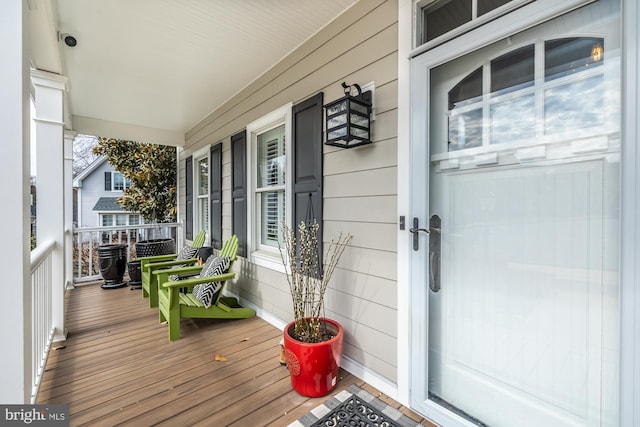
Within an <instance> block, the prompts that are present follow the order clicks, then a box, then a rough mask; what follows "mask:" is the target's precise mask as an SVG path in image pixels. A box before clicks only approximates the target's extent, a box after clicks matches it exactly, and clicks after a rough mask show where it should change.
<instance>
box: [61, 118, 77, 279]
mask: <svg viewBox="0 0 640 427" xmlns="http://www.w3.org/2000/svg"><path fill="white" fill-rule="evenodd" d="M77 134H78V133H77V132H74V131H69V130H66V131H64V259H65V263H64V277H65V280H64V283H65V287H66V289H72V288H74V285H73V140H74V139H75V138H76V135H77Z"/></svg>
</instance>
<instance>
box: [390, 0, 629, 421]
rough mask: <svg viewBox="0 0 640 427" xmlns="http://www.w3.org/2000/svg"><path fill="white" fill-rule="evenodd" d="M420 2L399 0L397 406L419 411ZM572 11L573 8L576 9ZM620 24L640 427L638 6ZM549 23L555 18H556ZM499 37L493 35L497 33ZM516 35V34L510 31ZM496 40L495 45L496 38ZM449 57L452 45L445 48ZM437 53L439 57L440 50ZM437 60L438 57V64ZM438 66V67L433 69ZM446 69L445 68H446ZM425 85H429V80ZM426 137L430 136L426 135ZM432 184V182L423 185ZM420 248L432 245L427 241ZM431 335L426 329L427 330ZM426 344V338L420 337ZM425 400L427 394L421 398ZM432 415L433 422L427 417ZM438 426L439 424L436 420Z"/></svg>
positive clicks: (422, 306)
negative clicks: (414, 244)
mask: <svg viewBox="0 0 640 427" xmlns="http://www.w3.org/2000/svg"><path fill="white" fill-rule="evenodd" d="M538 2H539V3H548V5H547V6H548V7H547V10H548V13H550V14H551V16H554V15H557V14H559V13H562V12H561V11H558V10H557V9H555V8H556V7H561V8H564V9H565V10H569V9H571V8H573V7H575V4H576V2H575V1H564V2H563V1H560V0H556V1H551V2H548V1H546V0H538ZM415 4H416V0H398V25H399V30H398V35H399V36H398V57H399V60H398V82H399V83H398V215H399V217H404V219H405V224H407V225H406V226H405V227H404V229H403V228H402V227H399V229H398V234H397V238H398V349H397V353H398V394H397V398H398V400H399V401H400V402H401V403H403V404H405V405H409V406H411V407H413V408H414V410H415V409H416V402H414V400H415V396H416V395H418V394H419V393H420V390H415V389H413V390H412V389H411V387H412V384H411V378H412V377H415V376H417V375H423V378H424V375H425V374H426V372H424V371H423V369H422V368H420V367H415V366H413V365H412V358H411V351H410V350H411V348H412V346H415V345H420V344H424V342H422V343H420V336H421V333H422V332H424V331H420V330H416V328H414V329H412V319H413V318H414V317H415V316H424V315H425V313H426V307H427V305H426V301H419V300H418V301H416V300H415V299H413V297H414V295H412V289H411V279H412V278H411V266H412V264H413V263H415V262H417V261H419V260H418V259H417V258H416V255H415V254H414V251H412V250H411V238H410V233H409V232H408V228H409V227H408V224H409V223H410V221H411V219H412V218H413V216H414V214H415V213H417V212H418V211H420V212H422V213H423V214H422V215H420V216H421V220H422V221H425V220H426V218H427V215H428V206H427V201H426V200H418V201H416V200H413V198H412V196H413V195H414V193H415V189H414V188H413V187H412V185H411V166H412V157H411V156H412V150H411V144H412V143H411V141H412V140H413V139H415V138H416V137H417V136H416V132H415V129H412V126H411V124H412V122H413V123H415V122H416V120H418V119H420V118H421V117H425V116H421V115H420V114H421V112H420V111H415V110H414V109H412V106H411V93H412V92H413V91H414V90H415V89H416V87H415V86H414V82H412V81H411V71H410V69H411V57H412V56H413V55H414V54H416V52H417V50H414V49H413V41H414V40H415V37H414V28H415V19H416V15H415V13H416V11H415ZM572 4H573V6H572ZM621 11H622V13H621V19H622V40H623V42H622V45H623V47H622V56H623V58H622V64H623V65H622V72H621V78H622V85H623V88H622V103H623V113H622V123H621V129H622V162H621V170H622V172H621V173H622V176H621V186H622V189H621V230H622V231H621V251H620V252H621V260H620V262H621V266H620V301H621V306H620V338H621V339H620V343H621V344H620V346H621V347H620V358H621V362H620V378H621V380H620V425H621V426H632V425H640V364H639V363H637V362H636V360H637V355H638V354H640V217H638V214H637V213H638V212H637V211H638V208H639V207H640V170H639V168H640V150H639V149H637V148H636V142H637V141H638V140H639V138H640V122H638V117H640V63H639V62H640V55H639V54H638V49H640V31H639V30H638V28H637V23H638V22H640V6H639V5H638V4H637V0H621ZM551 16H549V17H551ZM529 18H532V19H534V20H536V21H540V20H542V17H541V16H537V15H536V16H533V17H527V16H524V17H522V20H521V21H520V23H521V24H523V23H524V22H525V21H527V20H528V19H529ZM491 31H495V29H490V30H489V31H487V32H488V33H491ZM505 31H513V29H511V30H509V29H505ZM491 38H492V39H495V34H493V37H491ZM486 43H488V42H487V41H486V40H483V39H481V38H479V37H477V34H476V35H475V37H474V39H473V40H464V44H465V45H466V46H467V49H466V51H461V52H460V53H459V54H460V55H462V54H464V53H466V52H468V51H470V50H474V49H477V48H479V47H480V46H482V45H484V44H486ZM447 48H448V49H450V45H447ZM434 50H435V49H434ZM436 57H437V55H435V56H434V58H436ZM436 62H437V61H435V59H434V64H433V65H434V66H435V65H437V64H436ZM440 62H442V60H441V61H440ZM423 80H424V79H423ZM423 135H424V134H423ZM426 154H427V153H426V152H425V153H424V155H425V156H426ZM423 182H426V181H423ZM421 244H426V241H422V242H421ZM424 327H425V328H426V325H425V326H424ZM422 336H426V335H425V334H422ZM423 395H424V394H423ZM429 412H430V413H429V414H428V415H429V416H430V417H431V418H432V419H434V421H438V419H440V420H441V421H440V422H444V423H446V425H454V424H460V425H464V420H462V419H461V418H459V417H457V416H456V415H454V414H451V413H450V412H448V411H445V410H443V409H442V408H440V407H439V406H437V405H434V408H433V412H432V411H429ZM425 415H427V414H425ZM436 418H438V419H436Z"/></svg>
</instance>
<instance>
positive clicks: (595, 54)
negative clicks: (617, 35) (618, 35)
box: [591, 43, 604, 62]
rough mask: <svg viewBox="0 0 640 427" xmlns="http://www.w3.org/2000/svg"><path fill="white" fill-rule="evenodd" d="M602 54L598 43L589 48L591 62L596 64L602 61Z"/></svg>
mask: <svg viewBox="0 0 640 427" xmlns="http://www.w3.org/2000/svg"><path fill="white" fill-rule="evenodd" d="M603 53H604V49H603V48H602V45H601V44H600V43H596V44H594V45H593V48H591V59H592V60H593V62H598V61H600V60H601V59H602V54H603Z"/></svg>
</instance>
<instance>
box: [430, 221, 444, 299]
mask: <svg viewBox="0 0 640 427" xmlns="http://www.w3.org/2000/svg"><path fill="white" fill-rule="evenodd" d="M440 227H441V221H440V217H439V216H438V215H432V216H431V218H429V228H430V229H431V230H432V231H433V232H432V233H431V234H430V235H429V289H431V291H432V292H438V291H439V290H440V247H441V244H440V239H441V233H440ZM436 230H437V231H436Z"/></svg>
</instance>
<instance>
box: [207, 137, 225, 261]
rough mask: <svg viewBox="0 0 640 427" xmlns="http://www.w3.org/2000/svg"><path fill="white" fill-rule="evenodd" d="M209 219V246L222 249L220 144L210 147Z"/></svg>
mask: <svg viewBox="0 0 640 427" xmlns="http://www.w3.org/2000/svg"><path fill="white" fill-rule="evenodd" d="M209 203H210V208H209V217H210V220H211V225H210V227H209V229H210V232H211V246H213V247H214V248H216V249H220V248H222V143H219V144H216V145H214V146H213V147H211V151H210V155H209Z"/></svg>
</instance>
